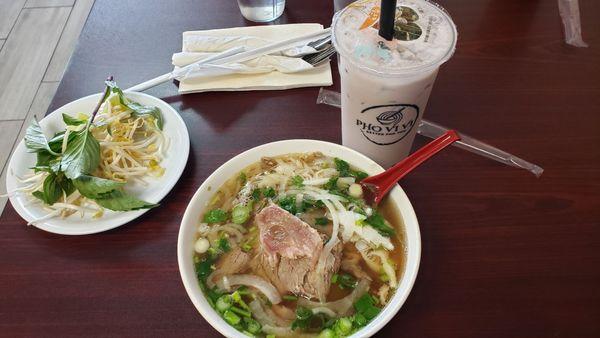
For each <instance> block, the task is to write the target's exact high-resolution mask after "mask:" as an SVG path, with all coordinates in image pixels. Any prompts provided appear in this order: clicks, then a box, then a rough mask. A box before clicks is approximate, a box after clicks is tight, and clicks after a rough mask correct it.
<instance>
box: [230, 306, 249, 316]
mask: <svg viewBox="0 0 600 338" xmlns="http://www.w3.org/2000/svg"><path fill="white" fill-rule="evenodd" d="M229 311H233V312H235V313H237V314H238V315H240V316H244V317H252V314H250V311H247V310H244V309H240V308H239V307H237V306H232V307H231V308H230V309H229Z"/></svg>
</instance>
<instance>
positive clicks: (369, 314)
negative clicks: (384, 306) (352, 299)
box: [354, 293, 381, 320]
mask: <svg viewBox="0 0 600 338" xmlns="http://www.w3.org/2000/svg"><path fill="white" fill-rule="evenodd" d="M375 303H376V299H375V298H373V296H371V295H369V294H368V293H367V294H365V295H364V296H362V297H360V298H359V299H358V300H357V301H356V303H354V309H355V310H356V312H358V313H360V314H362V315H363V316H365V318H366V319H367V320H371V319H373V318H375V317H376V316H377V315H378V314H379V312H380V311H381V309H380V308H378V307H377V306H375Z"/></svg>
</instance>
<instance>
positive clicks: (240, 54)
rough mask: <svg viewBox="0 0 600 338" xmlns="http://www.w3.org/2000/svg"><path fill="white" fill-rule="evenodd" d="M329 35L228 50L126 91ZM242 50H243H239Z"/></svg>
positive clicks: (326, 31) (323, 31) (323, 32)
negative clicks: (208, 65) (197, 68)
mask: <svg viewBox="0 0 600 338" xmlns="http://www.w3.org/2000/svg"><path fill="white" fill-rule="evenodd" d="M330 34H331V28H325V29H324V30H322V31H319V32H313V33H309V34H305V35H301V36H298V37H295V38H292V39H288V40H284V41H279V42H274V43H272V44H269V45H266V46H263V47H258V48H255V49H252V50H249V51H246V50H245V49H244V48H243V47H235V48H231V49H228V50H226V51H224V52H222V53H219V54H216V55H213V56H210V57H208V58H206V59H203V60H200V61H197V62H194V63H192V64H189V65H187V66H185V67H182V68H180V69H178V70H177V71H174V72H170V73H167V74H163V75H161V76H158V77H155V78H154V79H151V80H148V81H145V82H142V83H140V84H138V85H135V86H133V87H131V88H128V89H126V91H144V90H146V89H148V88H151V87H154V86H156V85H159V84H161V83H164V82H167V81H169V80H172V79H175V78H180V76H181V75H184V74H185V73H187V72H188V71H190V70H192V69H193V68H195V67H199V65H203V64H212V65H223V64H227V63H233V62H244V61H248V60H252V59H254V58H256V57H259V56H262V55H267V54H272V53H276V52H280V51H282V50H285V49H288V48H292V47H295V46H297V45H300V44H302V43H308V42H310V41H315V40H319V39H321V38H324V37H326V36H328V35H330ZM239 48H242V49H244V50H239Z"/></svg>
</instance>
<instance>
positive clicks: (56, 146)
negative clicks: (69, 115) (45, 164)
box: [48, 131, 76, 153]
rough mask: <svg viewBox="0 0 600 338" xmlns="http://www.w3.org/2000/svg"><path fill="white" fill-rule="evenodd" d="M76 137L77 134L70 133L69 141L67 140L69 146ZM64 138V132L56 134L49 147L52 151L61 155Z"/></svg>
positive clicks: (49, 142)
mask: <svg viewBox="0 0 600 338" xmlns="http://www.w3.org/2000/svg"><path fill="white" fill-rule="evenodd" d="M75 136H76V133H69V139H68V140H67V144H69V142H71V141H73V139H74V138H75ZM64 138H65V132H64V131H61V132H60V133H56V134H55V135H54V137H53V138H52V139H51V140H50V141H48V145H49V146H50V149H52V150H53V151H55V152H57V153H61V152H62V144H63V139H64Z"/></svg>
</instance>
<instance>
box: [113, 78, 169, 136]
mask: <svg viewBox="0 0 600 338" xmlns="http://www.w3.org/2000/svg"><path fill="white" fill-rule="evenodd" d="M105 83H106V86H107V87H109V88H110V90H111V92H113V93H116V94H117V95H118V97H119V101H120V103H121V104H122V105H123V106H125V107H127V108H129V109H131V110H132V111H133V115H136V116H140V117H142V116H152V117H153V118H154V120H155V121H156V126H157V127H158V128H159V129H162V128H163V124H164V122H163V117H162V114H161V112H160V109H159V108H158V107H154V106H143V105H141V104H139V103H137V102H133V101H129V100H128V99H127V97H125V94H123V91H122V90H121V88H119V87H118V86H117V84H116V83H115V82H114V81H112V80H108V81H106V82H105Z"/></svg>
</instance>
